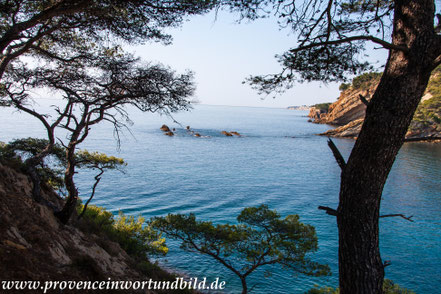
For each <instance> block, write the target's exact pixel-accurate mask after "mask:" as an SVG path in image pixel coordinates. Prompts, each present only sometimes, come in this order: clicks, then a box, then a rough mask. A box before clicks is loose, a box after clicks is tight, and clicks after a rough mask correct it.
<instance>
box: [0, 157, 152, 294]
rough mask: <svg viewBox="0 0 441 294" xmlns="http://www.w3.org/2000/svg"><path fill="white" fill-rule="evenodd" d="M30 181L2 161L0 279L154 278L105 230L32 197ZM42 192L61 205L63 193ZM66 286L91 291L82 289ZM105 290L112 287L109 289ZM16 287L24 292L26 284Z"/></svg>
mask: <svg viewBox="0 0 441 294" xmlns="http://www.w3.org/2000/svg"><path fill="white" fill-rule="evenodd" d="M31 187H32V186H31V182H30V180H29V179H28V177H27V176H25V175H24V174H22V173H20V172H17V171H16V170H14V169H11V168H9V167H6V166H4V165H1V164H0V260H1V267H0V280H2V281H11V280H12V281H17V280H20V281H72V280H74V281H108V279H111V280H113V281H115V280H116V281H122V280H124V281H127V280H131V281H135V280H138V281H143V280H148V279H149V278H152V279H158V276H157V275H155V274H152V275H151V276H150V277H146V275H145V274H144V273H143V272H141V271H140V270H138V269H137V267H136V261H134V260H133V259H132V258H131V257H130V256H129V255H128V254H127V253H126V252H125V251H124V250H122V249H121V247H120V246H119V244H118V243H115V242H112V241H110V240H109V239H106V238H105V237H104V236H98V235H96V234H91V233H87V232H86V231H82V230H81V229H80V228H81V224H80V223H78V222H72V223H73V224H70V225H62V224H60V223H59V221H58V220H57V219H56V218H55V217H54V214H53V213H52V211H51V210H50V209H49V208H48V207H46V206H43V205H40V204H38V203H36V202H35V201H33V200H32V198H31V196H30V195H31ZM42 196H43V197H44V198H45V199H46V200H48V201H50V202H51V203H52V204H54V205H55V206H58V207H60V205H61V199H60V198H59V196H58V195H57V194H56V193H55V192H53V191H52V190H51V189H49V188H46V189H45V190H43V191H42ZM83 225H84V224H83ZM42 283H43V282H42ZM0 292H1V291H0ZM34 292H35V291H34ZM68 292H69V293H89V292H88V291H86V290H81V291H79V292H74V291H68ZM92 292H93V293H96V292H97V291H96V290H95V291H93V290H91V291H90V293H92ZM104 292H105V293H112V291H110V290H106V291H104ZM104 292H103V293H104ZM115 292H116V293H138V292H135V291H128V292H127V291H126V292H124V291H115ZM8 293H14V291H8ZM17 293H27V292H26V291H25V290H24V291H21V292H17ZM49 293H51V292H49ZM57 293H60V291H59V290H58V292H57ZM141 293H152V292H145V291H143V292H141Z"/></svg>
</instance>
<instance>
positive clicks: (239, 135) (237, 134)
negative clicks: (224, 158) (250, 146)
mask: <svg viewBox="0 0 441 294" xmlns="http://www.w3.org/2000/svg"><path fill="white" fill-rule="evenodd" d="M230 133H231V134H233V135H236V136H238V137H242V135H241V134H239V133H238V132H230Z"/></svg>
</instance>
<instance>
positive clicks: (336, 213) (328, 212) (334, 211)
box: [318, 206, 338, 216]
mask: <svg viewBox="0 0 441 294" xmlns="http://www.w3.org/2000/svg"><path fill="white" fill-rule="evenodd" d="M318 209H320V210H324V211H325V212H326V213H327V214H329V215H333V216H337V215H338V212H337V210H335V209H333V208H331V207H328V206H319V207H318Z"/></svg>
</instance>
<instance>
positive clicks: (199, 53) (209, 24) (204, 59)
mask: <svg viewBox="0 0 441 294" xmlns="http://www.w3.org/2000/svg"><path fill="white" fill-rule="evenodd" d="M237 20H238V17H237V16H235V15H233V14H229V13H226V12H219V14H218V15H217V17H216V15H215V14H214V13H210V14H207V15H203V16H196V17H193V18H191V19H190V20H189V21H187V22H185V23H184V24H183V26H182V27H180V28H177V29H173V30H170V31H169V32H170V33H171V35H172V36H173V44H172V45H168V46H164V45H162V44H158V43H148V44H145V45H141V46H136V47H128V48H126V49H127V50H128V51H131V52H133V53H134V54H135V55H137V56H140V57H141V58H142V59H143V60H145V61H150V62H155V63H156V62H160V63H162V64H164V65H168V66H170V67H171V68H173V69H175V70H176V71H177V72H184V71H185V70H192V71H193V72H194V73H195V81H196V86H197V90H196V93H195V97H194V98H196V99H197V100H199V101H200V102H201V103H202V104H209V105H232V106H254V107H279V108H280V107H282V108H284V107H287V106H293V105H312V104H315V103H321V102H334V101H336V99H337V97H338V96H339V90H338V86H339V84H340V83H329V84H326V85H325V84H323V83H318V82H313V83H303V84H296V85H295V86H294V87H293V88H292V89H290V90H288V91H287V92H286V93H285V94H283V95H278V96H277V97H276V98H273V96H274V95H269V96H265V95H258V93H257V91H256V90H253V89H251V87H250V86H249V85H248V84H242V82H243V81H244V79H245V78H246V77H248V76H250V75H261V74H269V73H278V72H279V71H280V69H281V67H280V66H279V64H278V63H277V60H276V59H275V58H274V56H275V55H276V54H281V53H283V52H284V51H286V50H288V49H290V48H293V47H295V44H296V39H295V36H294V35H293V34H292V33H290V31H289V30H279V26H278V24H277V22H276V20H275V19H272V18H268V19H261V20H257V21H253V22H250V21H242V22H241V23H237ZM380 51H381V52H380ZM367 53H368V55H369V56H371V59H372V61H373V62H377V61H379V62H384V60H385V58H386V54H385V51H384V50H369V51H368V52H367Z"/></svg>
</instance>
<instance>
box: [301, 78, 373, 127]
mask: <svg viewBox="0 0 441 294" xmlns="http://www.w3.org/2000/svg"><path fill="white" fill-rule="evenodd" d="M376 87H377V84H373V85H369V86H367V87H365V88H364V89H352V88H349V89H347V90H345V91H343V92H341V94H340V97H339V98H338V100H337V101H336V102H334V103H332V104H331V105H330V106H329V109H328V111H327V112H326V111H323V110H322V111H321V112H320V115H319V117H317V110H316V109H313V108H311V111H310V115H311V112H313V113H312V116H309V117H311V118H314V119H315V120H314V122H315V123H320V124H330V125H336V126H344V125H346V124H348V123H350V122H352V121H354V120H358V119H362V118H364V116H365V113H366V105H365V104H364V103H363V102H362V101H361V99H360V95H362V96H364V97H365V98H366V100H367V101H369V100H370V99H371V97H372V93H374V92H375V89H376Z"/></svg>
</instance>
